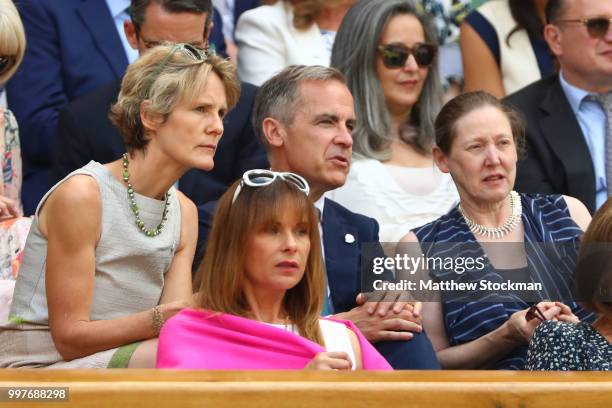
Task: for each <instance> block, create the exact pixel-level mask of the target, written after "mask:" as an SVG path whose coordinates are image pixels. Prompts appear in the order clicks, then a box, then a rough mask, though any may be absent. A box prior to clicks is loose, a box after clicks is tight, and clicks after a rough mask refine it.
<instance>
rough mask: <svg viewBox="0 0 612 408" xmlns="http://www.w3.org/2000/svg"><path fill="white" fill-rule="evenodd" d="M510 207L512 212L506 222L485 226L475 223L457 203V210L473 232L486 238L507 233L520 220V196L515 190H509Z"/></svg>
mask: <svg viewBox="0 0 612 408" xmlns="http://www.w3.org/2000/svg"><path fill="white" fill-rule="evenodd" d="M510 207H511V208H512V214H511V215H510V217H508V219H507V220H506V222H504V223H503V224H502V225H501V226H499V227H485V226H484V225H480V224H477V223H475V222H474V221H472V220H471V219H470V218H469V217H468V216H467V215H466V214H465V211H463V208H462V207H461V204H459V212H460V213H461V215H462V216H463V219H464V220H465V223H466V224H467V226H468V228H469V229H470V231H472V233H473V234H475V235H480V236H482V237H487V238H502V237H505V236H506V235H508V233H509V232H510V231H512V230H513V229H514V228H515V227H516V226H517V225H518V224H519V222H521V216H522V215H523V206H522V205H521V197H520V196H519V195H518V193H517V192H516V191H511V192H510Z"/></svg>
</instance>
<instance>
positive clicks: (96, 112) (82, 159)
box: [53, 0, 267, 205]
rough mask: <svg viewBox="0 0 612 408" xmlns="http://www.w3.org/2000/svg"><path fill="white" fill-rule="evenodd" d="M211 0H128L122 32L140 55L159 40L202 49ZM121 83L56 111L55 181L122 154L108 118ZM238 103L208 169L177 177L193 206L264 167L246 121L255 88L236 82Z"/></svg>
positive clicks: (208, 28)
mask: <svg viewBox="0 0 612 408" xmlns="http://www.w3.org/2000/svg"><path fill="white" fill-rule="evenodd" d="M212 11H213V8H212V3H211V1H210V0H132V1H131V6H130V16H131V20H128V21H126V22H125V23H124V29H125V34H126V37H127V40H128V42H129V44H130V46H131V47H132V48H134V49H135V50H137V51H138V53H139V54H142V53H144V52H145V51H146V50H147V49H149V48H151V47H154V46H156V45H159V44H161V43H163V42H181V43H187V44H191V45H193V46H194V47H198V48H207V47H208V41H209V36H210V33H211V30H212V25H211V13H212ZM120 85H121V84H120V82H119V81H116V82H115V83H113V84H111V85H109V86H106V87H104V88H101V89H100V90H98V91H95V92H93V93H91V94H88V95H85V96H83V97H82V98H80V99H77V100H75V101H73V102H72V103H70V104H69V105H68V107H67V108H66V109H64V110H63V111H61V112H60V117H59V136H58V141H57V144H56V150H55V152H54V156H55V160H54V167H53V177H54V179H55V181H59V180H60V179H62V178H63V177H65V176H66V175H67V174H68V173H70V172H71V171H73V170H75V169H77V168H80V167H82V166H84V165H85V164H87V163H88V162H89V161H90V160H95V161H97V162H100V163H106V162H110V161H113V160H116V159H117V158H118V157H120V156H121V155H122V154H123V153H124V152H125V146H124V144H123V139H122V138H121V136H120V135H119V132H118V130H117V129H116V128H115V127H114V126H113V124H112V123H111V122H110V120H109V119H108V112H109V109H110V106H111V104H112V103H114V102H115V100H116V99H117V95H118V93H119V88H120ZM241 90H242V92H241V95H240V100H239V101H238V104H237V105H236V107H235V108H234V109H232V110H231V111H230V112H229V113H228V115H227V116H226V117H225V119H224V121H223V123H224V127H225V130H224V133H223V137H222V138H221V140H220V142H219V145H218V146H217V150H216V152H215V158H214V160H215V166H214V168H213V169H212V170H211V171H202V170H198V169H192V170H190V171H189V172H187V173H186V174H185V175H184V176H183V177H181V179H180V180H179V186H178V187H179V189H180V190H181V191H182V192H183V193H185V195H187V196H188V197H189V198H190V199H191V200H192V201H193V202H194V203H195V204H196V205H197V204H203V203H205V202H208V201H211V200H216V199H217V198H218V197H220V196H221V194H222V193H223V192H224V191H225V190H226V189H227V187H228V186H229V184H230V183H232V182H233V181H234V180H236V179H237V178H239V177H240V176H241V175H242V173H244V171H245V170H248V169H252V168H259V167H266V166H267V159H266V156H265V152H264V151H263V149H262V148H261V147H260V145H259V143H258V142H257V139H256V137H255V134H254V132H253V128H252V125H251V120H250V117H251V111H252V107H253V101H254V99H255V92H256V90H257V87H255V86H254V85H251V84H247V83H242V84H241Z"/></svg>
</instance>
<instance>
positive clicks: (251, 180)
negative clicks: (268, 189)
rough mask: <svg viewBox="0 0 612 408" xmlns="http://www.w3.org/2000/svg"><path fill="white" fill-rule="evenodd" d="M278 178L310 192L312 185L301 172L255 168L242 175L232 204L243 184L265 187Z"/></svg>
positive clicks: (305, 191)
mask: <svg viewBox="0 0 612 408" xmlns="http://www.w3.org/2000/svg"><path fill="white" fill-rule="evenodd" d="M277 178H279V179H281V180H283V181H285V182H286V183H291V184H293V185H294V186H296V187H297V188H298V189H299V190H300V191H301V192H303V193H304V194H306V195H308V194H309V193H310V187H309V186H308V182H307V181H306V180H305V179H304V177H302V176H300V175H299V174H295V173H289V172H278V171H272V170H265V169H254V170H249V171H247V172H245V173H244V174H243V175H242V180H240V184H238V187H237V188H236V190H235V191H234V196H233V197H232V204H234V202H235V201H236V199H237V198H238V196H239V195H240V192H241V191H242V187H243V186H249V187H264V186H269V185H270V184H272V183H273V182H274V180H276V179H277Z"/></svg>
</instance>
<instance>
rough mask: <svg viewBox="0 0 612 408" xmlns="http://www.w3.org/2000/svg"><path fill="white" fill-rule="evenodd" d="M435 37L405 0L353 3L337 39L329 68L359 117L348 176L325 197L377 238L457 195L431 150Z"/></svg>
mask: <svg viewBox="0 0 612 408" xmlns="http://www.w3.org/2000/svg"><path fill="white" fill-rule="evenodd" d="M436 41H437V40H436V33H435V29H434V28H433V26H432V24H431V22H430V21H429V19H428V18H427V17H426V16H424V15H422V14H420V13H419V12H417V10H416V8H415V6H414V4H413V2H412V1H409V0H371V1H369V0H362V1H359V2H358V3H357V4H356V5H355V6H353V8H352V9H351V10H350V11H349V12H348V13H347V15H346V17H345V18H344V20H343V22H342V25H341V26H340V30H339V31H338V35H337V36H336V42H335V44H334V49H333V52H332V61H331V65H332V66H333V67H334V68H337V69H338V70H340V71H341V72H342V73H343V74H344V75H345V76H346V79H347V83H348V86H349V89H350V90H351V92H352V94H353V97H354V99H355V112H356V113H357V117H358V121H357V126H356V128H355V130H354V131H353V156H354V162H353V165H352V167H351V171H350V173H349V176H348V179H347V181H346V183H345V185H344V186H343V187H341V188H339V189H337V190H334V191H332V192H331V193H330V194H329V195H328V197H329V198H331V199H333V200H335V201H337V202H339V203H340V204H342V205H344V206H345V207H347V208H348V209H349V210H351V211H354V212H357V213H361V214H364V215H367V216H370V217H372V218H374V219H376V221H378V224H379V225H380V240H381V241H382V242H397V241H398V240H399V239H400V238H402V236H404V235H405V234H406V233H407V232H408V231H410V230H411V229H412V228H414V227H418V226H420V225H422V224H425V223H427V222H429V221H433V220H435V219H437V218H438V217H440V216H441V215H442V214H445V213H446V212H447V211H448V210H449V209H450V208H451V207H452V206H453V205H454V204H455V202H456V201H457V199H458V195H457V189H456V187H455V185H454V183H453V181H452V179H451V177H450V176H449V175H448V174H443V173H441V172H440V171H439V170H438V168H437V167H436V166H435V165H434V162H433V157H432V155H431V149H432V146H433V137H434V136H433V135H434V129H433V120H434V118H435V116H436V114H437V112H438V110H439V108H440V104H441V98H442V91H441V88H440V78H439V74H438V69H437V64H438V59H437V45H436Z"/></svg>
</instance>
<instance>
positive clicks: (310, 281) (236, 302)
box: [196, 179, 325, 345]
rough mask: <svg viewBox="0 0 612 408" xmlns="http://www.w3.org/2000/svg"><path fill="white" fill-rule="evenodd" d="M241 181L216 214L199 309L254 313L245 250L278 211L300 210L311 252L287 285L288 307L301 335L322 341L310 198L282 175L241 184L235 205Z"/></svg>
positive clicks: (321, 284)
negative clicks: (294, 282) (302, 268)
mask: <svg viewBox="0 0 612 408" xmlns="http://www.w3.org/2000/svg"><path fill="white" fill-rule="evenodd" d="M239 185H240V180H239V181H236V182H235V183H234V184H232V186H231V187H230V188H229V189H228V190H227V191H226V192H225V194H223V196H222V197H221V199H220V200H219V203H218V205H217V209H216V211H215V214H214V218H213V224H212V228H211V231H210V235H209V238H208V243H207V246H206V251H205V253H204V260H203V262H202V264H201V265H200V268H199V269H198V271H197V274H196V282H197V281H199V282H200V288H199V293H198V296H197V299H198V300H197V303H198V306H199V307H202V308H205V309H209V310H212V311H215V312H220V313H227V314H231V315H236V316H243V317H245V316H247V315H248V314H249V312H250V308H249V305H248V303H247V300H246V297H245V293H244V286H245V280H246V264H247V262H249V260H248V259H246V255H245V253H246V248H247V247H248V245H250V239H251V238H252V237H253V235H254V234H255V233H256V232H257V231H258V229H259V228H261V227H262V225H264V226H265V225H270V224H272V223H273V222H275V220H277V219H278V215H279V214H283V213H284V212H287V211H295V213H296V214H298V215H301V216H302V217H304V218H305V221H306V223H307V224H308V226H309V231H308V236H309V239H310V251H309V254H308V257H307V262H306V268H305V271H304V276H303V277H302V279H301V280H300V282H298V284H297V285H295V286H294V287H293V288H291V289H288V290H287V292H286V294H285V298H284V299H283V306H284V308H285V311H286V312H287V314H288V317H289V318H290V319H291V321H292V322H293V323H294V324H295V325H296V326H297V328H298V330H299V334H300V335H301V336H302V337H305V338H306V339H308V340H311V341H313V342H316V343H318V344H321V345H323V344H324V343H323V337H322V334H321V330H320V327H319V318H320V313H321V309H322V306H323V293H324V290H325V275H324V274H325V270H324V266H323V259H322V254H321V245H320V238H319V226H318V216H317V213H316V210H315V208H314V206H313V204H312V203H311V202H310V200H309V199H308V197H307V196H306V195H305V194H304V193H303V192H302V191H300V190H299V189H298V188H297V187H296V186H294V185H293V184H291V183H288V182H285V181H283V180H280V179H277V180H276V181H274V182H273V183H271V184H270V185H267V186H262V187H248V186H242V190H241V192H240V194H239V195H238V197H237V198H236V201H235V202H234V203H233V204H232V198H233V196H234V192H235V190H236V189H237V188H238V186H239Z"/></svg>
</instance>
